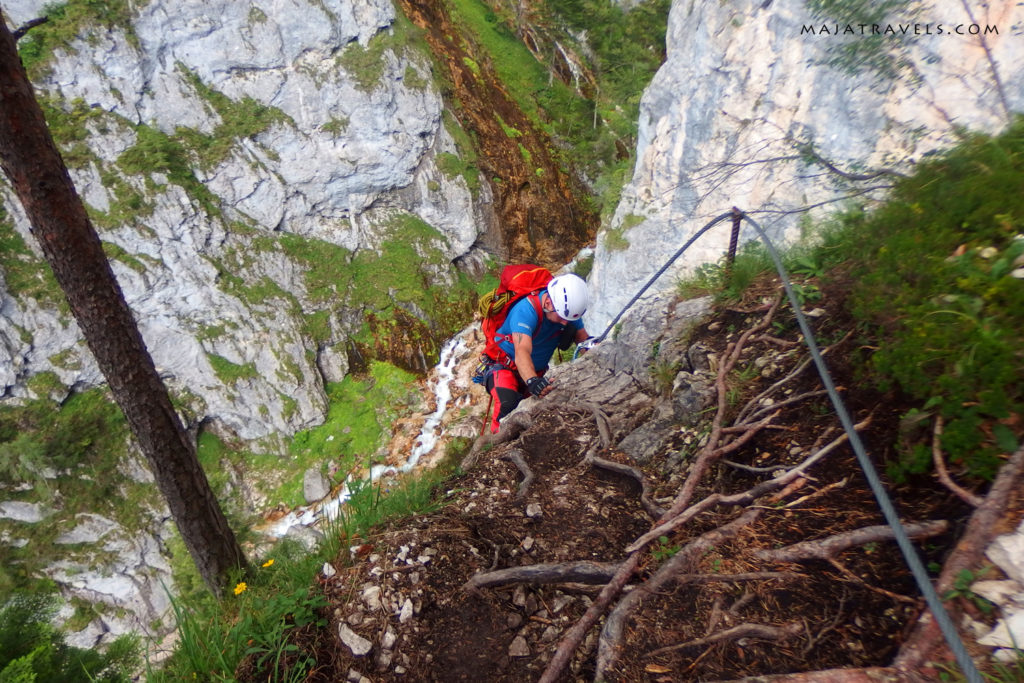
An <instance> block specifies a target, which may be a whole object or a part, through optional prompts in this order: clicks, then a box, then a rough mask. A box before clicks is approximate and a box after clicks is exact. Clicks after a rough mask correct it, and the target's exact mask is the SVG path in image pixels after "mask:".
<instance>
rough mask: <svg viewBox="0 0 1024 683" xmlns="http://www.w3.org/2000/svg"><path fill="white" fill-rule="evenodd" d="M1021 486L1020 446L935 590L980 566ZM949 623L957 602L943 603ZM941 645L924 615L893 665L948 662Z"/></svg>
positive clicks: (1023, 462) (1023, 460)
mask: <svg viewBox="0 0 1024 683" xmlns="http://www.w3.org/2000/svg"><path fill="white" fill-rule="evenodd" d="M1022 485H1024V446H1021V447H1020V448H1018V449H1017V451H1016V452H1015V453H1014V454H1013V455H1012V456H1010V459H1009V460H1008V461H1007V463H1006V464H1005V465H1003V466H1002V467H1001V468H1000V470H999V473H998V474H997V475H996V478H995V480H994V481H993V482H992V487H991V488H990V489H989V492H988V495H987V496H985V500H984V502H982V504H981V505H979V506H978V508H977V509H976V510H975V511H974V514H973V515H971V519H970V521H968V523H967V528H966V529H965V530H964V533H963V535H962V536H961V537H960V541H959V543H957V545H956V547H955V548H954V549H953V552H952V553H950V555H949V557H948V558H947V559H946V562H945V564H944V565H943V567H942V572H940V574H939V579H938V581H937V582H936V585H935V590H936V591H937V592H938V593H939V595H942V594H943V593H945V592H946V591H948V590H950V589H951V588H952V587H953V581H954V580H955V579H956V576H957V575H958V574H959V573H960V572H961V571H963V570H965V569H971V568H972V567H977V566H978V565H979V564H981V561H982V557H983V556H984V553H985V549H986V548H987V547H988V546H989V544H990V543H991V542H992V541H993V540H994V539H995V536H996V529H995V527H996V524H997V523H998V522H999V521H1000V519H1001V518H1002V515H1003V511H1004V510H1005V509H1006V505H1007V502H1008V501H1009V497H1010V494H1011V493H1012V492H1013V491H1015V490H1016V489H1017V488H1018V487H1020V486H1022ZM946 610H947V611H948V612H949V616H950V618H951V619H952V620H953V623H958V621H959V617H960V607H959V605H958V603H957V601H949V602H947V603H946ZM944 649H945V643H944V640H943V638H942V634H941V632H940V631H939V626H938V624H937V623H936V622H935V619H934V617H933V616H932V614H931V612H925V613H924V614H922V615H921V618H920V619H918V622H917V626H916V627H915V629H914V631H913V632H912V633H911V635H910V637H909V638H908V639H907V640H906V642H904V643H903V646H902V647H901V648H900V651H899V654H898V655H897V656H896V660H895V662H894V665H895V666H896V667H897V668H899V669H900V670H901V671H913V670H918V669H922V668H923V667H924V666H925V665H926V663H927V662H931V661H941V660H942V659H946V660H949V659H951V656H948V655H946V654H944V653H943V650H944Z"/></svg>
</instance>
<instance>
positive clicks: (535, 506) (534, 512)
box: [526, 503, 544, 519]
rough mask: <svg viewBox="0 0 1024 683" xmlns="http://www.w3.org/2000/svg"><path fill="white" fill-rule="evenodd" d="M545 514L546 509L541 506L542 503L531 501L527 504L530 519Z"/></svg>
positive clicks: (527, 514) (527, 513)
mask: <svg viewBox="0 0 1024 683" xmlns="http://www.w3.org/2000/svg"><path fill="white" fill-rule="evenodd" d="M543 514H544V509H543V508H542V507H541V506H540V503H530V504H529V505H527V506H526V516H527V517H529V518H530V519H535V518H537V517H541V516H543Z"/></svg>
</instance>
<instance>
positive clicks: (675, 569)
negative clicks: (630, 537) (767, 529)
mask: <svg viewBox="0 0 1024 683" xmlns="http://www.w3.org/2000/svg"><path fill="white" fill-rule="evenodd" d="M760 514H761V511H760V510H756V509H749V510H747V511H745V512H744V513H743V514H742V515H740V516H739V517H737V518H736V519H734V520H732V521H731V522H729V523H728V524H724V525H722V526H720V527H718V528H717V529H712V530H711V531H708V532H706V533H704V534H701V535H700V536H698V537H697V538H695V539H694V540H692V541H690V542H689V543H687V544H686V545H685V546H684V547H683V548H682V549H680V550H679V552H677V553H676V554H675V555H673V556H672V557H671V558H670V559H669V560H668V561H667V562H665V564H663V565H662V566H661V567H660V568H659V569H658V571H656V572H655V573H654V574H653V575H652V576H651V578H649V579H648V580H647V581H646V582H644V584H643V585H642V586H640V587H639V588H638V589H637V590H634V591H633V592H632V593H630V594H629V595H627V596H626V597H624V598H623V599H622V600H620V601H619V603H618V604H617V605H615V608H614V609H613V610H612V611H611V612H610V613H609V614H608V618H607V619H605V622H604V627H603V628H602V629H601V637H600V639H599V640H598V646H597V668H596V671H595V673H594V680H596V681H600V680H604V678H605V673H606V672H607V671H608V667H610V666H611V665H612V664H613V663H614V661H615V658H616V657H617V656H618V650H619V649H620V648H621V643H622V631H623V627H624V625H625V623H626V618H627V617H628V616H629V615H630V614H632V613H633V611H634V610H636V609H637V607H639V605H640V601H641V600H642V599H643V598H644V596H646V595H650V594H651V593H652V592H654V591H656V590H658V589H659V588H660V587H661V586H663V585H665V584H666V583H668V582H669V581H672V580H673V579H675V577H676V576H678V575H679V574H683V573H686V570H687V569H688V568H689V567H690V566H692V565H693V564H694V563H696V561H697V560H699V559H700V557H701V555H703V554H704V553H705V552H706V551H707V550H708V549H709V548H712V547H714V546H716V545H719V544H721V543H722V542H723V541H725V540H727V539H729V538H732V537H733V536H735V535H736V534H737V533H739V531H740V530H741V529H742V528H743V527H745V526H747V525H749V524H751V523H753V522H754V520H756V519H757V518H758V517H759V516H760ZM636 555H637V553H634V555H633V557H636Z"/></svg>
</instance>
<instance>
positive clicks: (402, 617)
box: [398, 598, 412, 624]
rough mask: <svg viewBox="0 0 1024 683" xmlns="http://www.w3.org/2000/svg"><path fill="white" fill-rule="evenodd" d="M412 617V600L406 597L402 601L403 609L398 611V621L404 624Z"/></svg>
mask: <svg viewBox="0 0 1024 683" xmlns="http://www.w3.org/2000/svg"><path fill="white" fill-rule="evenodd" d="M410 619H412V600H410V599H409V598H406V599H405V602H404V603H402V610H401V611H400V612H399V613H398V623H400V624H404V623H405V622H407V621H409V620H410Z"/></svg>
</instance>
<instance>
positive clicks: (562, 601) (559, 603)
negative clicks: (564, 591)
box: [551, 595, 573, 614]
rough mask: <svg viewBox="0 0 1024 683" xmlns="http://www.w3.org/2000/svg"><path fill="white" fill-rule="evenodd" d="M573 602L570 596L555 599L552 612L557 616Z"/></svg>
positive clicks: (560, 596)
mask: <svg viewBox="0 0 1024 683" xmlns="http://www.w3.org/2000/svg"><path fill="white" fill-rule="evenodd" d="M572 600H573V599H572V598H571V597H569V596H568V595H559V596H558V597H557V598H555V601H554V603H552V605H551V611H552V612H554V613H555V614H558V613H559V612H561V611H562V610H563V609H565V606H566V605H568V604H570V603H571V602H572Z"/></svg>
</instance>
